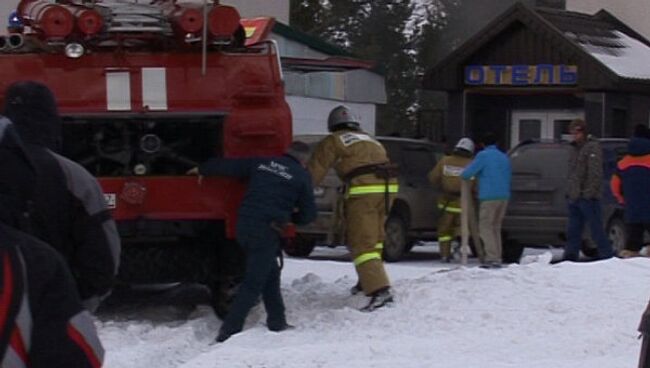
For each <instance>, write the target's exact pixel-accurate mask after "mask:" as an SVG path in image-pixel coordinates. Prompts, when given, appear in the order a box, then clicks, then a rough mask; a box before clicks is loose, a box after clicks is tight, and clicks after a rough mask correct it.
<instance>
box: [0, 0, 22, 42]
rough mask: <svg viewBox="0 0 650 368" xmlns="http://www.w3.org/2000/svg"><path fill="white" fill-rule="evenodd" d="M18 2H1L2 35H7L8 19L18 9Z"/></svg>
mask: <svg viewBox="0 0 650 368" xmlns="http://www.w3.org/2000/svg"><path fill="white" fill-rule="evenodd" d="M16 5H18V0H0V34H5V33H7V19H9V14H10V13H11V12H12V11H13V10H14V9H16Z"/></svg>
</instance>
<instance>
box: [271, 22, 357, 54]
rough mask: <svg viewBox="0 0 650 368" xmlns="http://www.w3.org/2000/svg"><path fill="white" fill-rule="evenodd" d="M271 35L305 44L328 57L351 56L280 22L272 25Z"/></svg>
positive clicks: (336, 47)
mask: <svg viewBox="0 0 650 368" xmlns="http://www.w3.org/2000/svg"><path fill="white" fill-rule="evenodd" d="M273 33H277V34H278V35H280V36H283V37H286V38H288V39H290V40H293V41H296V42H299V43H302V44H305V45H307V46H309V47H311V48H312V49H314V50H317V51H320V52H323V53H325V54H328V55H333V56H337V55H338V56H349V57H352V56H353V55H352V54H351V53H349V52H347V51H345V50H344V49H342V48H340V47H338V46H336V45H333V44H331V43H329V42H325V41H323V40H321V39H319V38H317V37H314V36H311V35H309V34H307V33H305V32H302V31H299V30H297V29H295V28H293V27H290V26H288V25H286V24H284V23H281V22H277V21H276V22H275V25H273Z"/></svg>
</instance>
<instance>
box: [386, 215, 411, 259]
mask: <svg viewBox="0 0 650 368" xmlns="http://www.w3.org/2000/svg"><path fill="white" fill-rule="evenodd" d="M384 229H385V233H386V236H385V238H384V251H383V258H384V261H386V262H397V261H399V260H400V259H402V256H403V255H404V253H406V249H407V248H408V238H407V236H406V234H407V229H408V228H407V226H406V221H404V219H403V218H402V217H401V216H399V215H396V214H392V215H390V216H389V217H388V219H387V220H386V223H385V224H384Z"/></svg>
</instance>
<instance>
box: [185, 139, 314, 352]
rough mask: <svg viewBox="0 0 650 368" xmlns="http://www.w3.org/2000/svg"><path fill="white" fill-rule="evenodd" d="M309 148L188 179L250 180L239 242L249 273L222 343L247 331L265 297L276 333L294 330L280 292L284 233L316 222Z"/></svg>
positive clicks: (213, 165) (205, 169)
mask: <svg viewBox="0 0 650 368" xmlns="http://www.w3.org/2000/svg"><path fill="white" fill-rule="evenodd" d="M308 156H309V147H308V146H307V145H306V144H304V143H302V142H294V143H292V145H291V146H290V147H289V150H288V152H287V154H285V155H283V156H278V157H265V158H243V159H220V158H214V159H211V160H209V161H207V162H205V163H203V164H202V165H200V166H199V167H198V168H194V169H192V170H190V171H189V172H188V174H198V175H201V176H234V177H240V178H247V179H248V180H249V182H248V189H247V191H246V194H245V195H244V199H243V201H242V203H241V206H240V207H239V214H238V218H237V234H236V237H237V241H238V243H239V245H240V246H241V247H242V248H243V249H244V251H245V252H246V273H245V276H244V281H243V282H242V284H241V286H240V287H239V290H238V291H237V295H236V297H235V300H234V301H233V304H232V306H231V310H230V312H229V313H228V315H227V316H226V318H225V320H224V322H223V324H222V325H221V328H220V329H219V335H218V336H217V342H223V341H225V340H226V339H228V338H229V337H230V336H232V335H233V334H236V333H238V332H240V331H241V330H242V328H243V325H244V322H245V320H246V316H247V315H248V313H249V311H250V309H251V308H252V307H253V306H254V305H255V303H256V302H257V300H258V298H259V297H260V295H261V296H262V300H263V302H264V307H265V309H266V313H267V320H266V322H267V327H268V328H269V330H271V331H282V330H285V329H287V328H289V327H290V326H289V324H287V321H286V317H285V306H284V301H283V300H282V294H281V292H280V266H279V265H278V260H277V258H278V256H279V255H280V256H281V253H280V252H281V249H280V245H281V238H280V237H281V234H280V231H281V229H282V228H284V226H285V225H286V224H288V223H290V222H292V223H295V224H297V225H304V224H307V223H309V222H311V221H313V220H314V219H315V218H316V204H315V202H314V194H313V188H312V184H311V178H310V176H309V173H308V172H307V170H306V169H305V167H304V165H305V162H306V160H307V158H308Z"/></svg>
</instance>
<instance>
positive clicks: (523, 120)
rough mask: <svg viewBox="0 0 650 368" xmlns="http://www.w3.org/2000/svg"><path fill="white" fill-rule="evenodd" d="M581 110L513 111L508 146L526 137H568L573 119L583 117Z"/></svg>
mask: <svg viewBox="0 0 650 368" xmlns="http://www.w3.org/2000/svg"><path fill="white" fill-rule="evenodd" d="M584 115H585V114H584V111H582V110H540V111H521V110H518V111H513V112H512V119H511V121H512V129H511V133H510V147H514V146H516V145H517V144H518V143H520V142H522V141H525V140H527V139H556V140H557V139H563V138H564V139H568V136H567V135H568V134H569V124H570V123H571V120H573V119H578V118H580V119H584Z"/></svg>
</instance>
